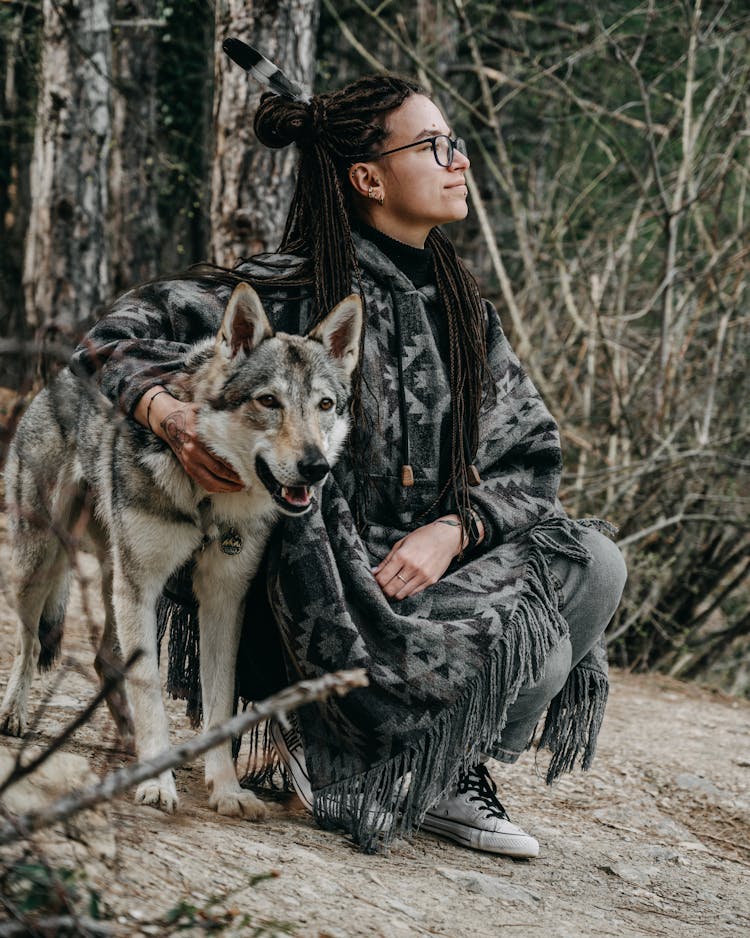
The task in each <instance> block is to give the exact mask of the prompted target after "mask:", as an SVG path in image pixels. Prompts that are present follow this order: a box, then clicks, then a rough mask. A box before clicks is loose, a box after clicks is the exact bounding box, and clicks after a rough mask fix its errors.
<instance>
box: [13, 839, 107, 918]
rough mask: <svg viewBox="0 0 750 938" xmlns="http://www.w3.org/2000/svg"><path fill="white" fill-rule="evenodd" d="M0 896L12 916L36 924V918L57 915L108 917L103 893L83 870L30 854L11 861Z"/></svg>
mask: <svg viewBox="0 0 750 938" xmlns="http://www.w3.org/2000/svg"><path fill="white" fill-rule="evenodd" d="M0 886H1V887H2V888H1V889H0V895H2V902H3V904H4V905H5V908H6V909H7V910H9V911H12V913H13V917H14V918H16V919H18V920H20V921H26V922H28V924H29V926H33V922H34V919H35V918H38V917H42V916H48V915H51V916H55V915H76V914H78V915H80V914H85V915H88V916H89V918H91V919H102V918H105V917H109V911H108V910H107V909H105V908H104V906H103V903H102V900H101V896H100V894H99V892H98V891H97V890H96V889H93V888H92V887H91V886H89V885H88V884H87V882H86V874H85V873H84V872H83V871H82V870H71V869H68V868H67V867H53V866H50V865H49V864H48V863H46V862H45V861H44V859H43V858H34V859H31V858H30V857H29V856H28V855H27V856H24V857H23V858H21V859H19V860H16V861H15V862H13V863H11V864H10V865H9V866H8V867H7V868H6V869H5V870H4V872H3V873H2V875H0Z"/></svg>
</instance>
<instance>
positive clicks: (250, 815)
mask: <svg viewBox="0 0 750 938" xmlns="http://www.w3.org/2000/svg"><path fill="white" fill-rule="evenodd" d="M208 803H209V805H210V806H211V807H212V808H213V809H214V811H216V812H217V813H218V814H223V815H224V817H240V818H245V820H248V821H262V820H264V819H265V818H267V817H268V809H267V808H266V806H265V805H264V804H263V802H262V801H261V800H260V798H258V797H256V796H255V795H254V794H253V793H252V792H251V791H245V790H244V789H243V788H240V789H238V790H237V791H220V792H217V793H216V794H215V795H211V796H210V797H209V799H208Z"/></svg>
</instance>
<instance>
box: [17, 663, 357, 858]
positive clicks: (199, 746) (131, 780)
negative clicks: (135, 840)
mask: <svg viewBox="0 0 750 938" xmlns="http://www.w3.org/2000/svg"><path fill="white" fill-rule="evenodd" d="M367 684H368V680H367V674H366V672H365V671H364V670H363V669H361V668H357V669H353V670H349V671H336V672H334V673H333V674H324V675H323V677H320V678H316V679H314V680H310V681H300V682H299V683H297V684H292V686H291V687H287V688H285V689H284V690H282V691H280V692H279V693H278V694H274V695H273V696H271V697H268V698H266V700H262V701H261V702H260V703H257V704H254V706H253V709H252V710H249V711H246V712H244V713H240V714H238V715H237V716H234V717H232V719H231V720H227V722H226V723H222V724H221V726H215V727H214V728H213V729H210V730H207V731H206V732H205V733H201V734H200V736H196V737H193V738H192V739H190V740H188V741H187V742H185V743H182V744H181V745H179V746H174V747H173V748H172V749H167V750H165V751H164V752H161V753H159V755H157V756H154V757H153V759H148V760H147V761H146V762H138V763H136V764H135V765H132V766H128V767H127V768H124V769H120V770H118V771H117V772H113V773H112V774H111V775H108V776H107V777H106V778H105V779H104V781H102V782H99V783H98V784H96V785H92V786H91V787H89V788H86V789H84V790H83V791H79V792H73V793H72V794H70V795H65V796H64V797H63V798H60V799H58V800H57V801H56V802H55V803H54V804H52V805H50V807H48V808H45V809H44V810H43V811H39V812H38V813H36V814H21V815H18V816H17V817H15V818H14V819H13V820H12V821H10V822H8V823H7V824H4V825H3V826H2V827H0V845H2V844H7V843H12V842H13V841H15V840H20V839H21V838H23V837H28V836H29V834H31V833H33V832H34V831H37V830H40V829H42V828H44V827H49V826H50V825H52V824H56V823H57V822H58V821H64V820H66V819H67V818H69V817H71V816H72V815H74V814H78V812H79V811H85V810H86V809H87V808H93V807H94V806H95V805H97V804H100V803H101V802H102V801H110V800H111V799H112V798H114V797H115V796H116V795H119V794H122V792H124V791H127V790H128V789H129V788H133V787H134V786H135V785H138V784H140V782H144V781H146V779H149V778H154V777H155V776H156V775H160V774H161V773H162V772H166V771H167V769H174V768H176V767H177V766H180V765H185V763H187V762H192V760H193V759H195V758H196V757H197V756H199V755H202V754H203V753H204V752H207V751H208V750H209V749H213V748H214V747H215V746H218V745H219V744H220V743H223V742H225V741H226V740H227V739H230V738H231V737H232V736H241V735H242V734H243V733H246V732H247V731H248V730H249V729H250V727H252V726H255V725H256V724H257V723H261V722H262V721H263V720H268V719H271V718H272V717H275V718H276V719H279V720H281V721H282V722H285V714H287V713H288V712H289V711H291V710H296V709H297V708H298V707H302V706H304V705H305V704H308V703H312V702H313V701H316V700H324V699H325V698H326V697H329V696H330V695H331V694H336V695H337V696H339V697H343V696H344V695H345V694H348V693H349V691H351V690H354V689H355V688H357V687H366V686H367Z"/></svg>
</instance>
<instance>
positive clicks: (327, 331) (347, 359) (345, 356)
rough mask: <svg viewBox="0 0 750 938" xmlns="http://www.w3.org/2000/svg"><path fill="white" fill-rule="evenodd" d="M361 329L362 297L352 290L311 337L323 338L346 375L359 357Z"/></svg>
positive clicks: (320, 339)
mask: <svg viewBox="0 0 750 938" xmlns="http://www.w3.org/2000/svg"><path fill="white" fill-rule="evenodd" d="M361 333H362V300H361V299H360V298H359V297H358V296H357V294H356V293H352V294H351V295H350V296H347V297H346V298H345V299H343V300H341V302H340V303H338V304H337V305H336V306H334V308H333V309H332V310H331V312H330V313H329V314H328V315H327V316H326V318H325V319H324V320H323V321H322V322H319V323H318V325H317V326H316V327H315V328H314V329H313V330H312V331H311V332H310V333H309V334H308V339H315V340H316V341H317V342H322V343H323V345H324V346H325V349H326V351H327V352H328V354H329V355H330V356H331V358H333V359H335V360H336V362H337V363H338V365H339V367H340V368H341V369H342V371H343V372H344V374H345V375H346V377H347V378H350V377H351V374H352V372H353V371H354V369H355V367H356V365H357V362H358V361H359V339H360V335H361Z"/></svg>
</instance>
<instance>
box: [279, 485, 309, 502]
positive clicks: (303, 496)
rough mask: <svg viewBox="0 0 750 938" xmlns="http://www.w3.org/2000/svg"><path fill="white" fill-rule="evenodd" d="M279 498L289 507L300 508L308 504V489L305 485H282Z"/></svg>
mask: <svg viewBox="0 0 750 938" xmlns="http://www.w3.org/2000/svg"><path fill="white" fill-rule="evenodd" d="M281 496H282V498H283V499H284V501H286V502H289V504H290V505H298V506H300V507H302V506H303V505H309V504H310V489H308V487H307V486H306V485H283V486H282V487H281Z"/></svg>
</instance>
